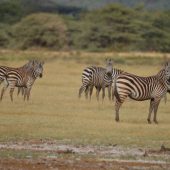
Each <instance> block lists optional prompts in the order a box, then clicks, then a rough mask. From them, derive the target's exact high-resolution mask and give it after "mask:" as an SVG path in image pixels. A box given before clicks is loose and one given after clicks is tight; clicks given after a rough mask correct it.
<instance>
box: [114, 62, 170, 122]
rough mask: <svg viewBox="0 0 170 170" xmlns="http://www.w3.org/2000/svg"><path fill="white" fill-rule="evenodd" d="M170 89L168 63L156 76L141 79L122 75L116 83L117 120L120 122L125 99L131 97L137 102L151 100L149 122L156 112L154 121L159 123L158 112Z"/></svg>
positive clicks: (125, 74)
mask: <svg viewBox="0 0 170 170" xmlns="http://www.w3.org/2000/svg"><path fill="white" fill-rule="evenodd" d="M169 89H170V63H169V62H168V63H166V65H165V67H164V68H163V69H161V70H160V71H159V72H158V73H157V74H156V75H154V76H150V77H140V76H137V75H134V74H130V73H126V72H124V73H122V74H120V75H118V76H117V77H116V80H115V82H114V90H115V93H114V94H115V97H116V102H115V112H116V116H115V120H116V121H117V122H118V121H119V109H120V107H121V105H122V104H123V102H124V101H125V99H126V98H127V97H130V98H131V99H133V100H136V101H144V100H150V107H149V114H148V118H147V121H148V123H151V120H150V119H151V113H152V112H154V117H153V121H154V122H155V123H158V121H157V110H158V106H159V103H160V101H161V99H162V97H164V96H165V94H166V93H167V92H168V91H169Z"/></svg>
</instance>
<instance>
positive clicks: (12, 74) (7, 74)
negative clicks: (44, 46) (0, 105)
mask: <svg viewBox="0 0 170 170" xmlns="http://www.w3.org/2000/svg"><path fill="white" fill-rule="evenodd" d="M43 64H44V62H41V61H38V60H30V61H29V62H27V63H26V64H25V65H23V66H21V67H19V68H12V67H6V66H0V84H1V83H2V82H3V84H4V86H3V87H2V90H1V95H0V100H2V98H3V95H4V93H5V91H6V89H7V88H8V87H9V89H10V98H11V101H13V92H14V89H15V87H18V94H19V93H20V91H22V95H23V96H24V100H25V99H26V98H27V100H29V97H30V92H31V88H32V86H33V84H34V82H35V80H36V79H37V78H38V77H40V78H41V77H42V75H43Z"/></svg>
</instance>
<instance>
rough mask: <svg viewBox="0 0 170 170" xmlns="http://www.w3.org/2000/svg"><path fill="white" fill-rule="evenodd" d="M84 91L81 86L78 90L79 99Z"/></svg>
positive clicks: (84, 87)
mask: <svg viewBox="0 0 170 170" xmlns="http://www.w3.org/2000/svg"><path fill="white" fill-rule="evenodd" d="M85 89H86V86H83V85H82V86H81V87H80V89H79V98H80V97H81V94H82V93H83V91H85Z"/></svg>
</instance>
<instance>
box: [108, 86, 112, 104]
mask: <svg viewBox="0 0 170 170" xmlns="http://www.w3.org/2000/svg"><path fill="white" fill-rule="evenodd" d="M111 87H112V86H108V97H109V100H110V101H111V90H112V88H111Z"/></svg>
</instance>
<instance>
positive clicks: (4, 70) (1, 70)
mask: <svg viewBox="0 0 170 170" xmlns="http://www.w3.org/2000/svg"><path fill="white" fill-rule="evenodd" d="M31 63H32V60H30V61H29V62H28V63H26V64H24V65H23V66H21V67H18V68H13V67H7V66H0V84H1V83H2V82H3V81H4V79H5V78H6V75H7V74H8V72H9V71H16V70H26V69H27V68H28V67H29V65H30V64H31Z"/></svg>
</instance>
